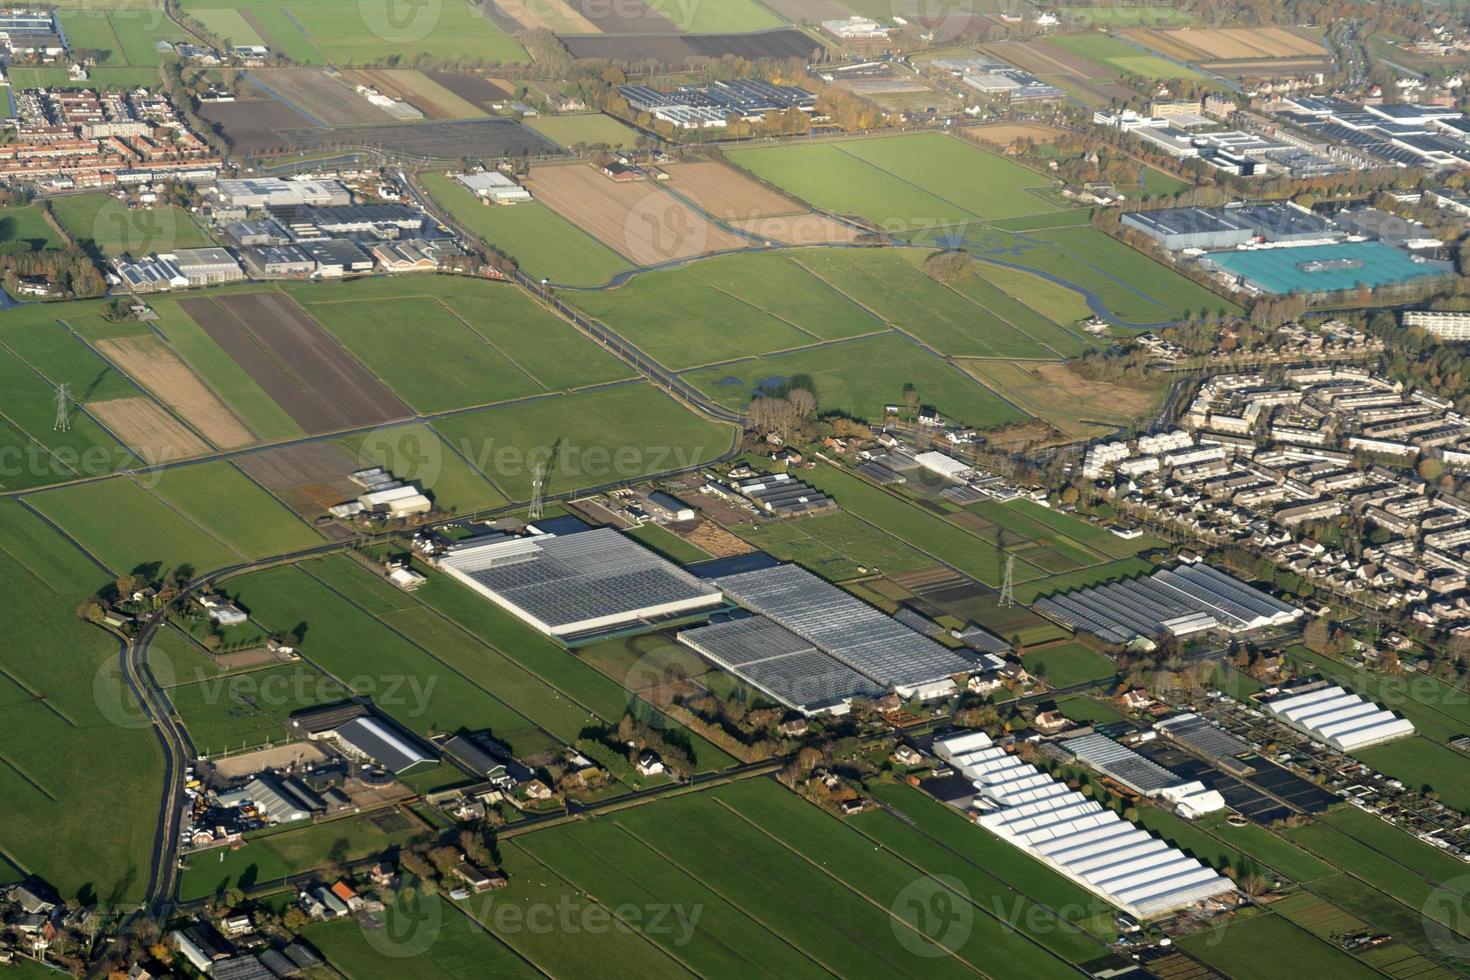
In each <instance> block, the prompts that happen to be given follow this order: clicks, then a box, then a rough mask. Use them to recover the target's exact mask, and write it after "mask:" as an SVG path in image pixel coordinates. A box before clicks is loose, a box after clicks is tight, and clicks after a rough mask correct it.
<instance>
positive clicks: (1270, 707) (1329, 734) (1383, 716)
mask: <svg viewBox="0 0 1470 980" xmlns="http://www.w3.org/2000/svg"><path fill="white" fill-rule="evenodd" d="M1263 707H1265V709H1266V712H1267V713H1268V714H1270V715H1271V716H1272V717H1273V718H1275V719H1276V720H1277V721H1280V722H1283V723H1284V724H1286V725H1288V726H1290V727H1291V728H1295V729H1296V730H1297V731H1299V732H1301V733H1302V734H1303V735H1306V736H1307V737H1309V738H1312V739H1315V740H1316V741H1318V742H1322V743H1324V744H1326V745H1330V746H1332V747H1333V748H1334V749H1337V750H1338V751H1339V752H1352V751H1354V750H1355V749H1366V748H1367V747H1368V746H1370V745H1378V744H1379V743H1381V742H1388V741H1392V740H1393V739H1396V738H1404V737H1406V736H1408V735H1412V734H1414V725H1413V723H1412V722H1410V721H1409V720H1408V719H1406V718H1400V717H1399V716H1398V715H1396V714H1394V713H1393V712H1392V711H1388V710H1386V709H1384V708H1380V707H1378V705H1376V704H1374V703H1373V702H1372V701H1368V700H1365V699H1364V698H1361V697H1359V696H1358V695H1356V694H1353V693H1352V692H1350V691H1347V690H1344V689H1343V688H1341V687H1338V686H1337V685H1336V684H1328V685H1325V686H1323V687H1317V688H1313V689H1312V690H1310V691H1306V692H1304V693H1296V694H1288V695H1286V696H1285V697H1279V698H1273V699H1272V700H1270V701H1267V702H1266V703H1265V704H1264V705H1263Z"/></svg>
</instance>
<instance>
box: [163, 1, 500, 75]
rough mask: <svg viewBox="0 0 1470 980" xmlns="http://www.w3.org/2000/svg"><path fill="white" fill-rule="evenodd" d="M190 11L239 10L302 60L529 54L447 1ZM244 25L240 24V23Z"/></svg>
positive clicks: (210, 15) (262, 34)
mask: <svg viewBox="0 0 1470 980" xmlns="http://www.w3.org/2000/svg"><path fill="white" fill-rule="evenodd" d="M180 6H181V7H182V9H183V12H184V13H185V14H189V15H194V14H195V13H196V12H198V13H199V14H200V15H201V16H202V18H203V19H204V21H205V22H206V23H209V22H210V21H211V20H214V21H215V22H217V23H220V24H221V25H222V26H223V25H225V24H226V23H228V24H231V25H233V23H234V22H233V19H232V18H231V19H230V20H229V21H228V22H226V21H224V20H220V19H219V15H218V14H217V13H216V12H217V11H219V10H221V9H232V10H238V11H239V12H240V14H241V15H242V18H243V20H244V21H245V23H247V24H248V25H249V26H250V27H251V29H252V30H253V31H254V32H255V33H256V34H257V35H258V36H259V38H260V40H261V41H262V42H263V43H265V44H266V45H268V46H269V47H271V48H272V49H273V50H275V51H278V52H281V53H283V54H285V55H286V57H288V58H290V59H291V60H292V61H296V62H300V63H302V64H334V65H361V64H367V63H369V62H373V61H377V60H379V59H383V58H388V57H392V56H399V57H408V56H411V55H414V54H425V55H429V56H432V57H436V58H454V57H456V56H458V55H462V54H463V53H464V52H465V50H467V47H466V46H470V47H472V48H473V50H474V51H475V52H476V56H477V57H480V58H484V59H486V60H487V61H499V62H506V63H510V62H522V61H525V60H526V53H525V52H524V51H523V50H522V49H521V46H520V45H519V44H517V43H516V42H515V40H514V39H513V38H512V37H511V36H510V35H508V34H506V33H505V32H504V31H502V30H501V29H500V28H499V27H497V26H496V25H495V22H494V21H492V20H491V19H490V18H488V17H484V16H481V15H480V14H479V13H478V12H477V11H475V10H473V9H471V8H470V7H468V6H464V5H456V4H448V5H444V6H443V7H442V8H441V7H439V6H435V7H432V8H423V10H422V11H415V12H412V13H408V14H404V15H403V16H402V17H400V16H398V15H397V14H395V12H394V11H393V8H392V7H391V6H389V7H385V6H383V5H378V6H374V5H372V4H358V3H357V2H356V0H314V2H311V3H303V2H300V0H250V2H249V3H247V4H244V5H242V6H236V7H227V6H226V5H225V4H222V3H221V2H220V0H184V2H183V3H181V4H180ZM236 29H238V27H236Z"/></svg>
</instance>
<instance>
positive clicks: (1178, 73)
mask: <svg viewBox="0 0 1470 980" xmlns="http://www.w3.org/2000/svg"><path fill="white" fill-rule="evenodd" d="M1048 43H1051V44H1055V45H1056V46H1057V47H1059V48H1065V49H1066V50H1068V51H1070V52H1072V53H1073V54H1076V55H1081V56H1082V57H1084V58H1086V59H1088V60H1089V61H1095V62H1097V63H1098V65H1099V66H1101V67H1102V69H1103V71H1104V72H1106V71H1107V70H1108V69H1109V68H1111V69H1112V70H1113V72H1116V73H1120V74H1128V75H1139V76H1141V77H1143V78H1147V79H1150V80H1156V81H1164V80H1168V79H1171V78H1203V77H1204V76H1202V75H1201V74H1200V73H1199V72H1197V71H1195V70H1194V69H1192V68H1185V67H1184V66H1182V65H1176V64H1175V63H1174V62H1172V61H1169V60H1168V59H1167V58H1161V57H1159V56H1158V55H1151V54H1148V53H1147V52H1145V51H1143V50H1141V49H1139V48H1135V47H1134V46H1133V45H1131V44H1128V43H1126V42H1124V41H1120V40H1118V39H1117V38H1115V37H1110V36H1108V35H1106V34H1066V35H1061V36H1058V37H1053V38H1051V39H1050V41H1049V42H1048Z"/></svg>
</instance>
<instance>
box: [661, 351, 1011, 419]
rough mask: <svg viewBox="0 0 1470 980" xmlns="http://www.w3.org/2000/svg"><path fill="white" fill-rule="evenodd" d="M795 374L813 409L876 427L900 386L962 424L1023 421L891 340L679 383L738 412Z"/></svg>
mask: <svg viewBox="0 0 1470 980" xmlns="http://www.w3.org/2000/svg"><path fill="white" fill-rule="evenodd" d="M798 374H806V375H810V376H811V377H812V379H813V380H814V381H815V383H816V389H817V390H816V392H815V394H816V396H817V401H818V409H819V410H820V411H824V412H827V411H832V412H842V413H844V414H847V415H851V416H853V417H855V418H862V419H867V420H869V421H870V422H875V423H877V422H881V421H882V419H883V406H884V405H885V404H895V403H902V400H903V386H904V385H905V384H912V385H914V387H915V388H916V389H917V390H918V392H919V396H920V398H921V399H922V400H923V402H924V404H926V405H933V406H934V407H936V408H937V409H939V411H941V412H942V413H944V414H945V415H946V416H948V417H950V418H954V419H957V420H959V421H960V422H962V423H964V424H966V425H971V426H975V427H977V428H991V427H993V426H997V425H1005V424H1007V423H1010V422H1016V421H1019V420H1021V419H1022V418H1023V416H1022V415H1021V413H1019V412H1017V411H1016V410H1015V409H1014V408H1013V407H1011V405H1009V404H1007V403H1006V402H1005V401H1003V400H1001V398H1000V397H999V396H998V395H996V394H995V393H994V391H992V390H991V389H989V388H987V387H985V386H983V385H980V384H977V383H975V382H974V381H973V380H971V379H969V378H967V377H966V376H965V374H964V373H963V372H962V371H958V370H956V369H955V367H954V366H953V365H951V364H947V363H945V361H944V360H943V359H942V358H939V357H936V356H935V355H933V354H932V353H930V352H929V351H926V350H924V348H922V347H920V346H919V345H918V344H915V343H914V342H913V341H911V340H909V339H908V338H906V337H903V336H901V335H898V334H885V335H882V336H878V337H865V338H862V339H859V340H853V341H850V342H847V343H843V344H834V345H831V346H827V347H820V348H812V349H810V350H802V351H793V352H790V353H786V354H775V355H770V356H766V357H758V358H753V359H748V360H743V361H736V362H734V363H731V364H722V365H719V366H716V367H709V368H703V369H700V370H698V371H691V372H688V373H686V374H685V375H684V377H685V379H686V380H688V381H689V382H690V383H691V384H693V385H694V386H695V387H696V388H698V389H699V390H701V391H703V392H704V393H705V394H707V395H709V396H710V397H711V398H713V399H714V400H715V401H717V402H719V403H720V404H722V405H726V406H728V407H730V408H743V407H744V406H745V405H746V404H748V403H749V401H750V399H751V398H752V397H753V396H754V395H756V394H758V393H760V392H761V391H769V390H772V389H778V388H779V387H780V386H781V385H782V384H784V383H785V382H786V379H788V378H790V377H792V376H794V375H798Z"/></svg>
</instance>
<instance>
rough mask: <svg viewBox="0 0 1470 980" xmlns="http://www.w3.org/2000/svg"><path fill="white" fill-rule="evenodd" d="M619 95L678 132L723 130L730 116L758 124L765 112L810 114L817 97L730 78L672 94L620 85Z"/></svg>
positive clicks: (791, 88) (791, 87)
mask: <svg viewBox="0 0 1470 980" xmlns="http://www.w3.org/2000/svg"><path fill="white" fill-rule="evenodd" d="M618 92H619V94H621V95H622V97H623V98H624V99H626V100H627V102H628V106H629V107H630V108H631V109H633V111H635V112H646V113H648V114H649V115H651V116H653V117H654V118H655V119H659V120H662V121H663V122H667V123H670V124H671V125H674V126H677V127H679V128H681V129H711V128H713V129H719V128H723V127H724V126H725V125H726V124H727V121H728V120H729V118H730V117H731V116H735V117H738V118H740V119H743V120H745V121H746V122H760V121H761V120H762V119H764V118H765V117H766V114H767V113H771V112H785V111H787V110H789V109H799V110H801V111H802V112H812V111H813V110H814V109H815V108H816V104H817V97H816V95H815V94H813V93H812V92H808V91H807V90H806V89H804V88H797V87H796V86H794V85H772V84H771V83H770V82H763V81H761V80H759V79H754V78H732V79H728V80H726V81H716V82H711V83H710V84H708V85H690V86H685V87H684V88H681V89H678V90H677V91H673V92H665V91H660V90H659V89H655V88H651V87H649V86H647V85H622V86H619V88H618Z"/></svg>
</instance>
